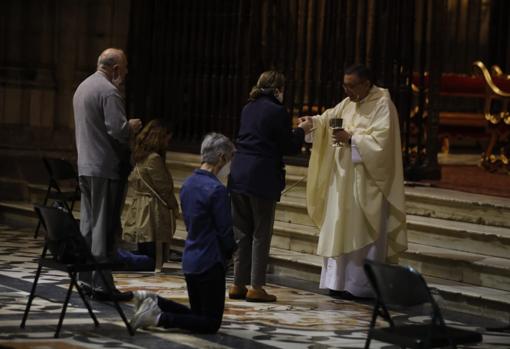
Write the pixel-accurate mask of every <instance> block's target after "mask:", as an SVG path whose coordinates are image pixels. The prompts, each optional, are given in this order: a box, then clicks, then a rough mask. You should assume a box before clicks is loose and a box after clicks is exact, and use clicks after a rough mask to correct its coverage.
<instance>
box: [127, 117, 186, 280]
mask: <svg viewBox="0 0 510 349" xmlns="http://www.w3.org/2000/svg"><path fill="white" fill-rule="evenodd" d="M171 137H172V134H171V132H170V130H169V128H168V127H167V126H166V125H165V124H164V122H163V121H162V120H161V119H154V120H152V121H150V122H149V123H148V124H147V125H146V126H145V127H144V128H143V130H142V131H141V132H140V133H139V134H138V135H137V136H136V139H135V144H134V148H133V159H134V161H135V167H134V169H133V171H132V172H131V175H130V176H129V179H128V193H127V198H126V205H125V206H124V210H123V212H122V228H123V233H122V239H123V240H124V241H127V242H131V243H137V244H138V251H139V252H140V253H141V254H143V255H147V256H148V257H149V258H150V259H149V264H151V263H152V264H151V265H150V266H152V268H151V269H154V268H155V269H156V270H158V271H159V270H160V269H161V266H162V264H163V262H164V261H165V259H166V258H167V253H168V251H169V244H170V241H171V239H172V237H173V235H174V232H175V220H176V216H177V214H178V210H179V208H178V204H177V200H176V198H175V195H174V183H173V179H172V176H171V174H170V172H169V171H168V169H167V167H166V165H165V154H166V150H167V148H168V143H169V141H170V138H171ZM144 264H145V263H144Z"/></svg>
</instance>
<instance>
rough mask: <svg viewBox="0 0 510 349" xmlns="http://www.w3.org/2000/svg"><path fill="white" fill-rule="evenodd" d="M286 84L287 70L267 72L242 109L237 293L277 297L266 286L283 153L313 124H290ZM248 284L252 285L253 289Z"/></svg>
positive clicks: (236, 196)
mask: <svg viewBox="0 0 510 349" xmlns="http://www.w3.org/2000/svg"><path fill="white" fill-rule="evenodd" d="M284 85H285V77H284V76H283V74H282V73H279V72H276V71H266V72H264V73H262V74H261V75H260V77H259V79H258V81H257V84H256V85H255V86H254V87H253V89H252V90H251V92H250V101H249V103H248V104H247V105H246V106H245V107H244V108H243V111H242V113H241V124H240V129H239V135H238V137H237V140H236V154H235V156H234V159H233V160H232V165H231V170H230V177H229V189H230V190H231V197H232V216H233V217H232V218H233V221H234V233H235V236H236V240H238V244H239V249H238V252H237V253H236V254H235V256H234V285H233V286H232V287H231V288H230V290H229V297H230V298H233V299H244V298H245V299H246V300H247V301H252V302H274V301H276V297H275V296H274V295H270V294H268V293H267V292H266V291H265V290H264V289H263V287H262V286H264V285H265V281H266V267H267V262H268V258H269V246H270V244H271V236H272V233H273V222H274V213H275V207H276V202H277V201H279V200H280V194H281V191H282V189H283V188H284V187H285V165H284V163H283V156H284V155H291V154H296V153H299V152H300V150H301V147H302V145H303V141H304V136H305V132H306V131H308V130H309V129H310V128H311V127H312V125H311V124H310V123H308V122H303V123H301V124H299V126H298V127H297V128H295V129H292V128H291V118H290V116H289V114H288V113H287V111H286V109H285V107H284V106H283V104H282V102H283V95H284ZM247 285H251V288H250V289H249V290H248V288H247V287H246V286H247Z"/></svg>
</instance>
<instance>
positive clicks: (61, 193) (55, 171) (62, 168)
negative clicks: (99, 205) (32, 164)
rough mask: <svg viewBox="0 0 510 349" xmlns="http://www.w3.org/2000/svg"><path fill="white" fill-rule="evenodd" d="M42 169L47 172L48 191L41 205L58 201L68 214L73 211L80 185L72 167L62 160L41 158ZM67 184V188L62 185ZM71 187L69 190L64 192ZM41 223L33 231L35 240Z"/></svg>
mask: <svg viewBox="0 0 510 349" xmlns="http://www.w3.org/2000/svg"><path fill="white" fill-rule="evenodd" d="M43 162H44V167H45V168H46V171H47V172H48V189H46V195H45V196H44V200H43V205H44V206H46V205H47V204H48V200H50V199H51V200H58V201H60V202H62V203H63V204H64V205H65V207H66V208H67V209H68V210H69V212H72V211H73V207H74V203H75V202H76V201H79V200H80V195H81V193H80V185H79V181H78V174H77V173H76V170H75V169H74V167H73V165H72V164H71V163H70V162H69V161H67V160H64V159H54V158H47V157H43ZM65 182H68V183H67V186H65V187H64V186H63V185H62V184H65ZM69 186H71V190H65V189H66V188H68V187H69ZM40 227H41V221H40V220H39V222H38V223H37V226H36V228H35V231H34V238H37V235H38V234H39V229H40Z"/></svg>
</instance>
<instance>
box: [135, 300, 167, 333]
mask: <svg viewBox="0 0 510 349" xmlns="http://www.w3.org/2000/svg"><path fill="white" fill-rule="evenodd" d="M161 313H162V311H161V309H160V308H159V307H158V304H157V303H156V302H155V301H154V300H153V299H152V298H145V300H144V301H143V303H142V305H141V306H140V309H138V311H137V312H136V313H135V315H133V318H132V319H131V327H132V328H133V330H136V329H137V328H146V327H150V326H157V325H158V320H159V315H160V314H161Z"/></svg>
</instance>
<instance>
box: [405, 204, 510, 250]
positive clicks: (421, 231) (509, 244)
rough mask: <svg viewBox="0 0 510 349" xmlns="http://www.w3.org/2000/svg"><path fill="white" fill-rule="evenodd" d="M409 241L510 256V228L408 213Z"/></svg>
mask: <svg viewBox="0 0 510 349" xmlns="http://www.w3.org/2000/svg"><path fill="white" fill-rule="evenodd" d="M407 233H408V239H409V241H410V242H414V243H417V244H420V245H427V246H434V247H443V248H444V247H448V249H450V250H456V251H464V252H471V253H476V254H481V255H485V256H493V257H501V258H509V257H510V228H506V227H495V226H487V225H480V224H475V223H466V222H456V221H451V220H445V219H439V218H431V217H422V216H415V215H409V214H408V215H407Z"/></svg>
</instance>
